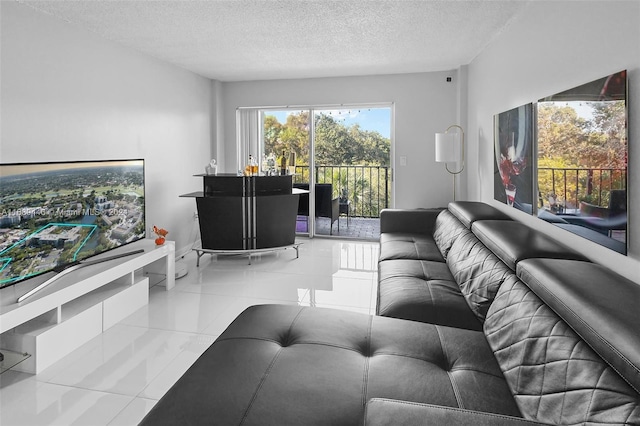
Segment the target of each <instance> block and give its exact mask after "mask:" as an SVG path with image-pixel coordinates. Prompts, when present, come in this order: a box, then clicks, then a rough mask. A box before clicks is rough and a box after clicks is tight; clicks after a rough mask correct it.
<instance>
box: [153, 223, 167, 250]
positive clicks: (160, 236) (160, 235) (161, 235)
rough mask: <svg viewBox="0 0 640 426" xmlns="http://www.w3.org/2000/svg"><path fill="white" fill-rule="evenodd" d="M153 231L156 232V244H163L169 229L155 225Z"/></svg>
mask: <svg viewBox="0 0 640 426" xmlns="http://www.w3.org/2000/svg"><path fill="white" fill-rule="evenodd" d="M153 233H154V234H156V245H157V246H161V245H163V244H164V242H165V241H166V239H165V237H166V236H167V234H168V233H169V231H167V230H166V229H164V228H158V227H157V226H155V225H153Z"/></svg>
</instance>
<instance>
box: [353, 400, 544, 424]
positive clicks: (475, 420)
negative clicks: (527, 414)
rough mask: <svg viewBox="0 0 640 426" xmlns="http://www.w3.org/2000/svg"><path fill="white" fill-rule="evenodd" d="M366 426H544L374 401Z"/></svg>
mask: <svg viewBox="0 0 640 426" xmlns="http://www.w3.org/2000/svg"><path fill="white" fill-rule="evenodd" d="M364 424H365V426H392V425H457V426H467V425H468V426H485V425H486V426H529V425H542V423H537V422H533V421H529V420H525V419H522V418H519V417H512V416H505V415H501V414H493V413H484V412H480V411H472V410H463V409H460V408H453V407H442V406H438V405H430V404H419V403H416V402H408V401H395V400H390V399H382V398H373V399H371V400H369V402H367V407H366V413H365V420H364Z"/></svg>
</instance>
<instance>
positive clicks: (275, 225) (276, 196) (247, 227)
mask: <svg viewBox="0 0 640 426" xmlns="http://www.w3.org/2000/svg"><path fill="white" fill-rule="evenodd" d="M195 176H196V177H201V178H202V181H203V190H202V191H199V192H192V193H189V194H184V195H181V197H193V198H195V199H196V205H197V208H198V222H199V225H200V237H201V239H202V249H204V250H223V251H227V250H229V251H230V250H247V251H250V250H257V249H269V248H278V247H285V246H290V245H293V244H295V236H296V215H297V212H298V197H299V195H298V194H299V193H300V191H299V190H294V189H293V184H292V182H293V176H291V175H288V176H237V175H235V174H218V175H206V174H201V175H195Z"/></svg>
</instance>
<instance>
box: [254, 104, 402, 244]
mask: <svg viewBox="0 0 640 426" xmlns="http://www.w3.org/2000/svg"><path fill="white" fill-rule="evenodd" d="M392 113H393V109H392V105H390V104H389V105H384V106H380V105H377V106H352V107H345V106H339V107H334V108H330V107H322V108H306V109H285V108H283V109H264V110H261V135H262V138H261V139H262V140H261V143H260V149H259V151H260V152H259V156H260V158H261V170H262V172H263V173H279V172H280V168H281V166H282V165H283V162H284V163H286V167H287V169H288V171H289V172H290V173H294V186H295V187H297V188H300V189H306V190H308V191H309V195H308V196H302V197H301V203H300V206H299V209H298V210H299V211H298V223H297V231H298V232H299V233H301V234H308V235H310V236H314V235H333V236H340V237H347V238H348V237H353V238H365V239H367V238H369V239H376V238H378V236H379V214H380V210H381V209H383V208H386V207H391V203H392V201H391V200H392V197H391V195H392V194H391V189H392V170H391V147H392V134H393V132H392V121H393V120H392V118H393V117H392Z"/></svg>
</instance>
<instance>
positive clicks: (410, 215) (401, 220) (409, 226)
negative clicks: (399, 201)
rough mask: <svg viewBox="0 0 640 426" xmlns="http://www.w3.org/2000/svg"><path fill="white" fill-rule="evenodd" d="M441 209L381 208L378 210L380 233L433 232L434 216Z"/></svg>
mask: <svg viewBox="0 0 640 426" xmlns="http://www.w3.org/2000/svg"><path fill="white" fill-rule="evenodd" d="M441 211H442V209H383V210H382V211H380V233H382V234H384V233H386V232H413V233H415V232H418V233H422V234H429V235H432V234H433V230H434V228H435V224H436V217H438V215H439V214H440V212H441Z"/></svg>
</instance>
